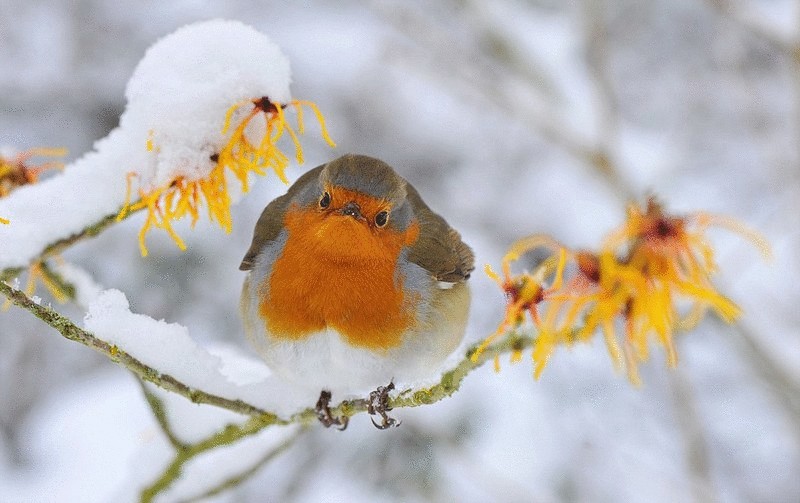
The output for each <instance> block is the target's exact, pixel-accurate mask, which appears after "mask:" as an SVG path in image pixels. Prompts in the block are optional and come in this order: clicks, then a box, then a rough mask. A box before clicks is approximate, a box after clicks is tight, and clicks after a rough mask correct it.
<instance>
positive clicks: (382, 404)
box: [367, 382, 402, 430]
mask: <svg viewBox="0 0 800 503" xmlns="http://www.w3.org/2000/svg"><path fill="white" fill-rule="evenodd" d="M393 389H394V383H393V382H390V383H389V384H388V385H386V386H378V389H376V390H375V391H372V392H370V394H369V405H368V406H367V412H369V414H370V415H371V416H374V415H375V414H379V415H380V416H381V422H380V423H376V422H375V420H374V419H372V418H370V421H372V424H374V425H375V427H376V428H378V429H379V430H385V429H387V428H391V427H392V426H395V427H397V426H400V424H401V423H402V422H401V421H398V420H396V419H394V418H393V417H389V415H388V414H387V412H388V411H390V410H392V407H391V406H390V405H389V392H390V391H392V390H393Z"/></svg>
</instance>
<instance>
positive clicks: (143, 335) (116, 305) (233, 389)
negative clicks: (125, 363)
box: [84, 289, 319, 417]
mask: <svg viewBox="0 0 800 503" xmlns="http://www.w3.org/2000/svg"><path fill="white" fill-rule="evenodd" d="M84 326H85V328H86V330H88V331H89V332H91V333H92V334H94V335H95V336H96V337H99V338H100V339H102V340H104V341H106V342H108V343H110V344H113V345H115V346H117V347H118V348H119V349H121V350H123V351H125V352H127V353H129V354H130V355H131V356H133V357H134V358H136V359H137V360H139V361H141V362H142V363H144V364H145V365H148V366H150V367H152V368H154V369H156V370H158V371H159V372H160V373H161V374H166V375H169V376H172V377H174V378H175V379H177V380H179V381H181V382H182V383H184V384H186V385H188V386H190V387H192V388H195V389H199V390H202V391H205V392H207V393H211V394H215V395H219V396H223V397H225V398H229V399H231V400H237V399H241V400H244V401H246V402H248V403H250V404H252V405H255V406H257V407H261V408H263V409H265V410H267V411H269V412H274V413H277V414H280V415H282V416H284V417H285V416H287V415H289V414H291V413H293V412H298V411H299V410H301V409H303V408H306V407H309V406H312V405H313V404H314V403H315V402H316V399H317V397H318V393H319V390H316V394H315V393H312V392H311V391H309V390H300V389H294V388H293V387H291V386H290V385H289V384H287V383H285V382H283V381H281V380H279V379H277V378H275V377H273V376H271V375H269V373H268V370H267V369H266V366H265V365H264V364H263V363H259V362H255V361H253V360H252V359H250V360H245V364H244V365H243V368H244V369H245V371H243V372H237V370H236V369H235V366H234V365H235V364H233V365H232V364H230V363H229V364H225V363H224V362H223V360H222V359H221V358H220V357H219V356H215V355H212V354H211V353H209V352H208V351H207V350H206V349H205V348H203V347H201V346H200V345H199V344H197V343H196V342H195V341H194V340H193V339H192V338H191V337H189V331H188V329H187V328H186V327H184V326H182V325H179V324H177V323H167V322H165V321H163V320H160V321H159V320H154V319H153V318H150V317H149V316H145V315H143V314H136V313H132V312H131V311H130V306H129V304H128V299H127V298H126V297H125V294H124V293H122V292H120V291H119V290H113V289H112V290H106V291H104V292H103V293H102V294H101V295H100V296H99V297H97V299H95V301H94V302H92V303H91V304H90V305H89V312H88V313H87V315H86V318H85V319H84ZM227 357H228V360H230V359H231V358H233V357H235V355H233V354H231V353H228V354H227ZM233 361H236V360H233ZM236 367H238V365H236ZM254 368H255V369H259V370H256V371H254V370H253V369H254ZM258 374H260V376H259V377H260V378H259V379H258V380H255V379H254V377H253V376H254V375H258ZM229 376H230V377H229ZM239 383H244V384H239Z"/></svg>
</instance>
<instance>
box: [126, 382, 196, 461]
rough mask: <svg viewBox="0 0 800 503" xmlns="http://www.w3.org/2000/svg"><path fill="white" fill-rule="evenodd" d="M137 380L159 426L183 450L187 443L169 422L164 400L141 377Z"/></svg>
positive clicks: (173, 443)
mask: <svg viewBox="0 0 800 503" xmlns="http://www.w3.org/2000/svg"><path fill="white" fill-rule="evenodd" d="M136 382H138V383H139V386H140V387H141V388H142V393H143V394H144V398H145V400H147V405H149V406H150V411H152V413H153V417H154V418H155V420H156V422H157V423H158V426H159V427H160V428H161V431H163V432H164V436H166V437H167V440H169V443H170V444H172V447H174V448H175V449H176V450H178V451H181V450H184V449H186V448H187V444H186V443H184V442H183V441H181V440H180V439H179V438H178V436H177V435H175V432H174V431H172V426H171V425H170V423H169V417H167V409H166V407H165V406H164V401H163V400H161V399H160V398H159V397H158V396H157V395H156V394H155V393H153V392H152V391H150V390H149V389H147V384H145V382H144V381H142V380H141V379H138V378H137V379H136Z"/></svg>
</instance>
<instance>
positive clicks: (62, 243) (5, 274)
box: [0, 210, 141, 282]
mask: <svg viewBox="0 0 800 503" xmlns="http://www.w3.org/2000/svg"><path fill="white" fill-rule="evenodd" d="M138 211H141V210H135V211H128V212H127V213H126V214H125V215H124V216H123V217H122V218H121V219H119V220H118V219H117V217H118V215H119V212H117V213H112V214H110V215H106V216H104V217H103V218H101V219H100V220H98V221H96V222H95V223H93V224H91V225H89V226H87V227H86V228H84V229H83V230H81V231H80V232H77V233H75V234H73V235H71V236H68V237H66V238H62V239H58V240H56V241H54V242H52V243H50V244H49V245H47V246H46V247H45V248H44V249H43V250H42V252H41V253H40V254H39V255H37V256H36V258H35V259H33V260H32V261H31V263H32V264H33V263H36V262H41V261H44V260H45V259H47V258H49V257H52V256H53V255H58V254H59V253H61V252H62V251H64V250H66V249H67V248H69V247H70V246H72V245H74V244H75V243H77V242H79V241H83V240H84V239H90V238H93V237H95V236H97V235H99V234H100V233H102V232H103V231H104V230H106V229H108V228H109V227H111V226H112V225H114V224H115V223H117V222H121V221H122V220H125V219H126V218H128V217H130V216H131V215H133V214H134V213H136V212H138ZM24 270H25V268H24V267H9V268H7V269H3V270H2V272H0V282H2V281H8V280H9V279H11V278H13V277H15V276H17V275H19V274H20V273H22V271H24Z"/></svg>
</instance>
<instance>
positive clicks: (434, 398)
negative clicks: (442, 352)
mask: <svg viewBox="0 0 800 503" xmlns="http://www.w3.org/2000/svg"><path fill="white" fill-rule="evenodd" d="M0 293H2V294H4V295H5V296H6V297H8V298H9V299H10V300H11V302H12V303H13V304H15V305H17V306H19V307H22V308H23V309H26V310H28V311H30V312H31V313H33V314H34V315H35V316H36V317H37V318H39V319H40V320H42V321H44V322H45V323H47V324H48V325H50V326H51V327H53V328H55V329H56V330H57V331H58V332H59V333H60V334H61V335H62V336H64V337H65V338H67V339H69V340H71V341H75V342H79V343H81V344H83V345H84V346H87V347H90V348H92V349H94V350H95V351H97V352H99V353H101V354H103V355H105V356H106V357H107V358H108V359H109V360H111V361H113V362H114V363H117V364H119V365H121V366H123V367H125V368H127V369H128V370H130V371H131V372H133V373H134V374H136V375H137V376H138V377H139V378H140V379H142V380H144V381H148V382H151V383H153V384H155V385H156V386H159V387H160V388H163V389H165V390H167V391H171V392H173V393H177V394H179V395H181V396H183V397H185V398H187V399H189V400H191V401H192V402H194V403H198V404H206V405H213V406H215V407H220V408H223V409H227V410H230V411H233V412H237V413H239V414H243V415H248V416H252V417H251V418H250V420H248V421H246V422H245V423H243V424H242V425H229V426H228V427H227V428H226V431H228V430H230V431H228V434H230V435H233V436H234V437H236V438H241V437H242V436H247V435H251V434H253V433H256V432H258V431H260V430H261V429H263V428H265V427H267V426H272V425H287V424H291V423H309V422H313V421H315V420H316V418H317V413H316V410H315V408H314V407H308V408H307V409H304V410H302V411H300V412H298V413H296V414H294V415H293V416H291V417H289V418H281V417H279V416H278V415H277V414H274V413H271V412H269V411H265V410H263V409H261V408H259V407H256V406H255V405H252V404H249V403H247V402H244V401H242V400H232V399H229V398H225V397H221V396H218V395H214V394H211V393H207V392H205V391H203V390H199V389H196V388H192V387H191V386H189V385H187V384H184V383H182V382H181V381H179V380H177V379H175V378H174V377H172V376H170V375H168V374H162V373H161V372H160V371H158V369H155V368H153V367H150V366H148V365H147V364H145V363H142V362H141V361H139V360H138V359H136V358H134V357H133V356H131V355H130V354H128V353H127V352H125V351H124V350H122V349H120V348H118V347H117V346H115V345H112V344H109V343H108V342H106V341H103V340H101V339H98V338H97V337H95V336H94V335H93V334H91V333H90V332H88V331H86V330H84V329H82V328H80V327H78V326H77V325H75V324H74V323H73V322H72V321H71V320H70V319H69V318H67V317H65V316H63V315H61V314H59V313H58V312H56V311H54V310H53V309H51V308H49V307H46V306H42V305H39V304H37V303H35V302H34V301H33V300H31V299H30V298H29V297H28V296H27V295H25V293H23V292H21V291H19V290H17V289H15V288H12V287H11V286H9V285H8V284H6V283H3V282H0ZM533 341H534V339H533V338H532V337H528V336H521V335H519V334H516V333H511V334H508V335H507V336H506V337H505V338H504V339H503V340H501V341H499V342H498V343H496V344H493V345H491V346H489V347H488V348H486V349H485V350H483V351H482V352H481V353H480V356H479V357H478V358H477V359H476V360H475V361H473V360H472V358H471V357H472V355H473V354H474V353H475V351H476V350H477V348H478V346H479V345H478V344H475V345H473V346H472V347H471V348H469V350H467V352H466V354H465V356H464V359H462V360H461V362H459V363H458V365H456V366H455V367H454V368H453V369H452V370H450V371H448V372H446V373H444V374H443V375H442V378H441V380H440V381H439V382H438V383H437V384H435V385H433V386H431V387H429V388H421V389H417V390H414V389H407V390H404V391H401V392H400V393H399V395H397V396H396V397H394V398H390V399H389V406H390V407H392V408H402V407H419V406H421V405H428V404H432V403H435V402H438V401H439V400H442V399H443V398H446V397H448V396H450V395H452V394H453V393H455V392H456V391H457V390H458V389H459V387H460V386H461V382H462V381H463V380H464V378H465V377H466V376H467V374H469V373H470V372H472V371H473V370H475V369H476V368H478V367H480V366H481V365H483V364H484V363H486V362H487V361H488V360H492V359H494V358H495V357H497V356H499V355H501V354H503V353H508V352H511V351H519V350H523V349H525V348H528V347H530V346H532V345H533ZM369 404H370V400H369V399H368V398H357V399H354V400H345V401H343V402H341V403H340V404H339V405H337V406H336V407H333V408H331V411H332V413H333V414H335V415H336V416H347V417H351V416H354V415H355V414H358V413H362V412H366V411H367V410H368V408H369Z"/></svg>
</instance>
